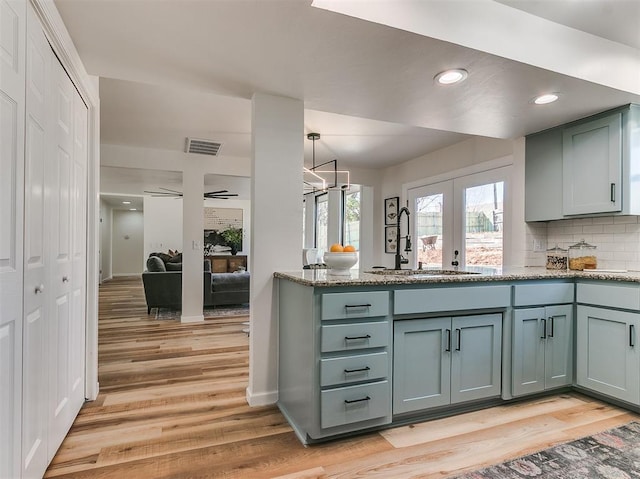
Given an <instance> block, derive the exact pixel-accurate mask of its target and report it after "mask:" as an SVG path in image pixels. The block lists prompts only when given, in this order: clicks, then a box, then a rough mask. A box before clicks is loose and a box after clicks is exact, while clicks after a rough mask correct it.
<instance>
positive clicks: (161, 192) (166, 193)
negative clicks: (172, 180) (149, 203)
mask: <svg viewBox="0 0 640 479" xmlns="http://www.w3.org/2000/svg"><path fill="white" fill-rule="evenodd" d="M143 193H149V194H151V195H155V196H182V193H169V192H168V191H147V190H145V191H144V192H143Z"/></svg>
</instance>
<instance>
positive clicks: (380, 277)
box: [274, 267, 640, 287]
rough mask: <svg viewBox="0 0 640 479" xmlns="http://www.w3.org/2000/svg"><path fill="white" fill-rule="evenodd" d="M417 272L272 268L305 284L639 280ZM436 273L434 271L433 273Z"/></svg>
mask: <svg viewBox="0 0 640 479" xmlns="http://www.w3.org/2000/svg"><path fill="white" fill-rule="evenodd" d="M417 273H418V274H409V275H407V274H397V273H395V272H394V271H393V270H387V271H385V274H377V273H376V274H374V273H370V272H366V271H358V270H351V271H349V275H348V276H347V275H335V274H332V271H331V270H330V269H305V270H301V271H286V272H285V271H276V272H275V273H274V277H275V278H280V279H286V280H289V281H293V282H295V283H299V284H303V285H305V286H319V287H327V286H379V285H394V284H397V285H402V284H433V283H471V282H487V281H520V280H532V279H563V278H564V279H573V278H581V279H597V280H606V281H624V282H634V283H640V271H628V272H612V271H608V270H593V271H591V272H588V271H587V272H583V271H557V270H548V269H545V268H525V267H521V268H504V269H503V270H502V271H499V272H496V271H494V272H483V273H476V274H459V273H458V274H445V273H441V274H433V273H434V271H432V272H429V271H428V270H424V272H417ZM435 273H437V272H435Z"/></svg>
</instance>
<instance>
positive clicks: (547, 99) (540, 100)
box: [533, 93, 559, 105]
mask: <svg viewBox="0 0 640 479" xmlns="http://www.w3.org/2000/svg"><path fill="white" fill-rule="evenodd" d="M558 98H559V95H558V94H557V93H545V94H544V95H540V96H537V97H535V98H534V99H533V103H535V104H536V105H546V104H547V103H553V102H554V101H556V100H557V99H558Z"/></svg>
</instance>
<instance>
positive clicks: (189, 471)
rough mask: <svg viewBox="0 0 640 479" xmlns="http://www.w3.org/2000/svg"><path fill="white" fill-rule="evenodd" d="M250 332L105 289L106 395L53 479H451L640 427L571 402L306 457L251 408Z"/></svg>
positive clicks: (558, 399)
mask: <svg viewBox="0 0 640 479" xmlns="http://www.w3.org/2000/svg"><path fill="white" fill-rule="evenodd" d="M246 320H247V317H228V318H223V319H215V320H208V321H205V322H204V324H195V325H194V324H186V325H182V324H180V323H178V322H176V321H171V320H155V319H151V318H150V317H148V316H147V314H146V305H145V302H144V297H143V293H142V286H141V282H140V279H132V278H127V279H116V280H112V281H110V282H107V283H105V284H104V285H103V286H102V287H101V288H100V320H99V379H100V395H99V396H98V399H97V400H96V401H94V402H91V403H87V404H86V405H85V406H84V408H83V409H82V411H81V412H80V415H79V416H78V418H77V419H76V421H75V423H74V425H73V427H72V429H71V431H70V433H69V435H68V436H67V438H66V440H65V441H64V443H63V444H62V446H61V448H60V450H59V451H58V453H57V454H56V456H55V457H54V459H53V462H52V463H51V465H50V467H49V469H48V471H47V473H46V476H45V477H57V478H74V479H82V478H92V479H96V478H118V479H120V478H125V479H129V478H133V479H138V478H140V479H144V478H153V479H158V478H174V479H178V478H190V479H191V478H227V479H233V478H242V479H246V478H276V477H277V478H280V479H283V478H291V479H293V478H295V479H311V478H355V477H377V478H385V479H387V478H403V479H405V478H414V477H420V478H431V477H433V478H436V477H437V478H444V477H449V476H451V475H454V474H457V473H460V472H462V471H466V470H470V469H476V468H479V467H482V466H486V465H489V464H495V463H498V462H501V461H503V460H505V459H508V458H511V457H516V456H519V455H522V454H527V453H530V452H534V451H536V450H540V449H544V448H547V447H549V446H551V445H553V444H556V443H559V442H565V441H568V440H571V439H573V438H578V437H582V436H586V435H590V434H593V433H595V432H598V431H602V430H605V429H608V428H611V427H615V426H618V425H620V424H624V423H626V422H628V421H630V420H632V419H636V418H637V417H638V416H637V415H635V414H632V413H629V412H627V411H625V410H622V409H618V408H615V407H612V406H609V405H606V404H604V403H601V402H599V401H596V400H593V399H589V398H587V397H584V396H580V395H577V394H576V395H574V394H571V395H567V394H565V395H560V396H554V397H548V398H545V399H538V400H534V401H528V402H522V403H517V404H511V405H507V406H500V407H497V408H492V409H487V410H484V411H478V412H474V413H469V414H464V415H460V416H456V417H452V418H447V419H441V420H437V421H430V422H425V423H422V424H416V425H412V426H406V427H399V428H395V429H389V430H386V431H383V432H381V433H371V434H366V435H362V436H358V437H354V438H349V439H343V440H337V441H333V442H330V443H327V444H322V445H316V446H311V447H304V446H302V445H301V444H300V443H299V442H298V440H297V439H296V437H295V435H294V434H293V432H292V431H291V428H290V427H289V426H288V424H287V423H286V421H285V420H284V418H283V417H282V415H281V414H280V413H279V411H278V409H277V408H276V407H275V406H273V407H261V408H250V407H248V406H247V404H246V402H245V388H246V385H247V377H248V338H247V336H246V335H245V334H243V333H242V331H241V330H242V328H243V326H242V324H241V323H242V322H243V321H246Z"/></svg>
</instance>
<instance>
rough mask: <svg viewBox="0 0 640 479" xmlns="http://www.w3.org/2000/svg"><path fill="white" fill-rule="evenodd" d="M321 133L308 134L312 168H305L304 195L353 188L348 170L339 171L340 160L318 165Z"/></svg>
mask: <svg viewBox="0 0 640 479" xmlns="http://www.w3.org/2000/svg"><path fill="white" fill-rule="evenodd" d="M319 139H320V133H315V132H313V133H308V134H307V140H311V141H312V142H313V143H312V153H311V168H307V167H303V174H302V177H303V182H304V194H305V195H308V194H314V193H320V192H325V191H329V190H348V189H349V187H350V186H351V183H350V179H349V171H348V170H339V169H338V160H335V159H334V160H330V161H326V162H324V163H320V164H319V165H316V140H319Z"/></svg>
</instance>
